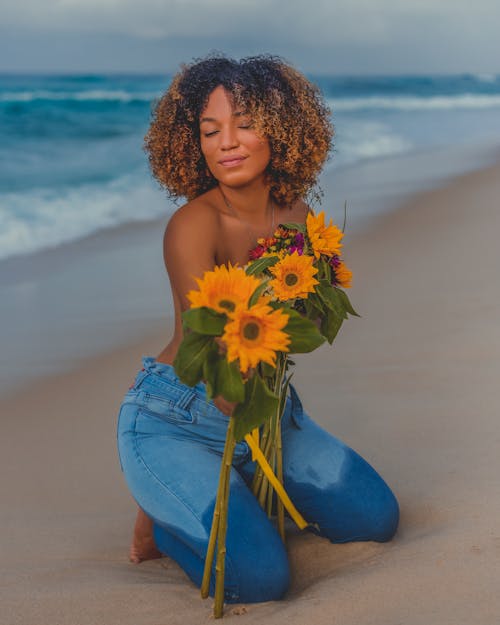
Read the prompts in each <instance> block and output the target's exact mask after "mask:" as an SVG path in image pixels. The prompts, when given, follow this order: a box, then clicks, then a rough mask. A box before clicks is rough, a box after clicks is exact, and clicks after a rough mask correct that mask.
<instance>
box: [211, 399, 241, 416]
mask: <svg viewBox="0 0 500 625" xmlns="http://www.w3.org/2000/svg"><path fill="white" fill-rule="evenodd" d="M213 402H214V404H215V406H216V407H217V408H218V409H219V410H220V411H221V412H223V413H224V414H225V415H227V416H228V417H230V416H231V415H232V414H233V410H234V407H235V406H236V404H237V403H238V402H235V401H227V399H224V397H222V395H217V397H214V399H213Z"/></svg>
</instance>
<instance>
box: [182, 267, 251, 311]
mask: <svg viewBox="0 0 500 625" xmlns="http://www.w3.org/2000/svg"><path fill="white" fill-rule="evenodd" d="M228 265H229V267H226V266H225V265H220V266H216V267H215V269H214V270H213V271H205V273H204V274H203V278H201V279H200V278H195V280H196V282H197V283H198V287H199V290H198V291H196V290H192V291H189V293H188V294H187V295H186V297H187V298H188V300H189V301H190V302H191V308H198V307H199V306H207V307H209V308H213V309H215V310H216V311H217V312H222V313H226V314H230V313H232V312H233V311H234V310H235V309H236V308H237V307H238V306H244V307H246V306H248V300H249V299H250V297H251V296H252V294H253V292H254V291H255V289H256V288H257V287H258V286H259V284H260V281H259V280H258V278H256V277H255V276H249V275H248V274H247V273H246V272H245V270H244V269H243V268H242V267H237V266H236V265H235V266H232V265H231V263H230V262H229V263H228Z"/></svg>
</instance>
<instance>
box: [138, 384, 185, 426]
mask: <svg viewBox="0 0 500 625" xmlns="http://www.w3.org/2000/svg"><path fill="white" fill-rule="evenodd" d="M139 411H140V412H145V413H147V414H150V415H153V416H155V417H157V418H159V419H163V420H164V421H169V422H171V423H181V424H182V423H186V424H188V423H194V422H195V421H196V419H195V414H194V412H193V411H192V410H191V409H190V406H185V407H181V406H178V405H177V403H176V402H175V401H174V400H172V399H169V398H168V397H161V396H160V395H154V394H152V393H150V392H149V391H145V392H143V393H142V394H141V398H140V401H139Z"/></svg>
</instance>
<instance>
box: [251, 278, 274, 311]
mask: <svg viewBox="0 0 500 625" xmlns="http://www.w3.org/2000/svg"><path fill="white" fill-rule="evenodd" d="M268 282H269V280H264V281H262V282H261V284H259V286H258V287H257V288H256V289H255V291H254V292H253V293H252V296H251V297H250V299H249V300H248V306H253V305H254V304H255V303H257V300H258V299H259V297H260V296H261V295H262V293H263V292H264V291H265V290H266V288H267V283H268Z"/></svg>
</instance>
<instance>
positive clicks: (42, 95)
mask: <svg viewBox="0 0 500 625" xmlns="http://www.w3.org/2000/svg"><path fill="white" fill-rule="evenodd" d="M158 96H159V94H158V93H156V92H133V91H124V90H123V89H92V90H90V89H88V90H85V91H49V90H47V89H36V90H30V91H10V92H9V91H6V92H4V93H0V102H12V103H15V102H34V101H36V100H44V101H58V102H60V101H61V100H70V101H80V102H81V101H97V102H102V101H105V102H134V101H136V102H149V101H151V100H153V99H154V98H156V97H158Z"/></svg>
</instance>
